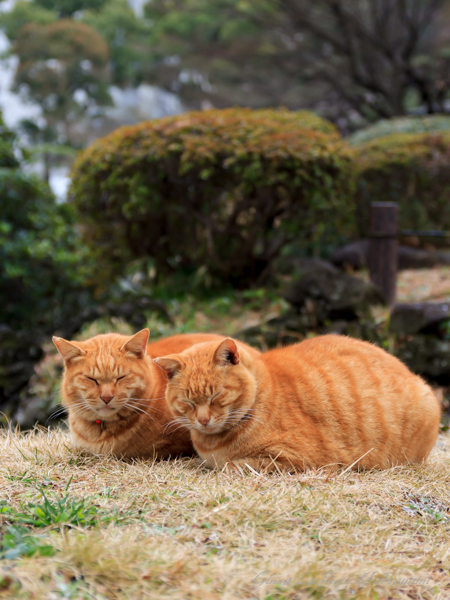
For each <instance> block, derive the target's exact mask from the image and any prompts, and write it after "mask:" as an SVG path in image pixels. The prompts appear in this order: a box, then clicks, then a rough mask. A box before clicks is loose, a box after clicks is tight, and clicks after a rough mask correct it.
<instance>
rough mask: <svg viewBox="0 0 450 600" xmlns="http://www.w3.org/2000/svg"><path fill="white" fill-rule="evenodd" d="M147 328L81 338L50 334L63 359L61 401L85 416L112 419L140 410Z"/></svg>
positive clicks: (145, 383) (144, 385) (145, 376)
mask: <svg viewBox="0 0 450 600" xmlns="http://www.w3.org/2000/svg"><path fill="white" fill-rule="evenodd" d="M148 336H149V330H148V329H143V330H142V331H139V332H138V333H136V334H135V335H133V336H131V337H130V336H124V335H119V334H114V333H107V334H103V335H97V336H95V337H93V338H91V339H89V340H86V341H84V342H68V341H67V340H64V339H63V338H59V337H54V338H53V342H54V344H55V346H56V347H57V349H58V351H59V353H60V354H61V356H62V357H63V359H64V364H65V367H66V368H65V375H64V383H63V396H64V404H65V406H67V407H68V408H69V409H71V411H72V413H73V415H78V416H80V417H83V418H85V419H87V420H97V419H99V420H101V421H114V420H116V419H117V418H118V413H120V415H121V416H128V415H131V414H132V413H140V412H142V409H143V402H142V400H141V399H143V398H145V392H146V389H147V386H148V377H149V368H148V364H147V363H146V361H145V351H146V347H147V342H148Z"/></svg>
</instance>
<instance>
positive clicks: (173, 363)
mask: <svg viewBox="0 0 450 600" xmlns="http://www.w3.org/2000/svg"><path fill="white" fill-rule="evenodd" d="M153 362H154V363H155V365H157V366H158V367H159V368H160V369H162V370H163V371H164V374H165V376H166V377H167V379H172V378H173V377H175V375H176V374H177V373H179V372H180V371H181V366H182V365H181V363H180V361H179V360H177V359H176V358H172V357H171V356H162V357H161V358H154V359H153Z"/></svg>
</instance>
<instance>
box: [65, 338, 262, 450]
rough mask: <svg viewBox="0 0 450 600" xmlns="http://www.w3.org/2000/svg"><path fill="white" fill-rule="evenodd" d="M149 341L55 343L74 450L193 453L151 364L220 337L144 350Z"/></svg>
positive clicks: (161, 344)
mask: <svg viewBox="0 0 450 600" xmlns="http://www.w3.org/2000/svg"><path fill="white" fill-rule="evenodd" d="M148 336H149V330H148V329H143V330H142V331H140V332H138V333H136V334H135V335H134V336H132V337H129V336H124V335H118V334H115V333H108V334H104V335H97V336H95V337H93V338H91V339H89V340H86V341H84V342H68V341H67V340H64V339H62V338H57V337H54V338H53V341H54V343H55V345H56V347H57V348H58V350H59V352H60V354H61V355H62V357H63V359H64V363H65V372H64V377H63V383H62V396H63V405H64V406H65V407H66V408H67V409H68V411H69V425H70V429H71V433H72V437H73V440H74V442H75V444H76V445H77V446H78V447H80V448H85V449H86V450H89V451H91V452H94V453H95V454H103V453H108V452H112V453H113V454H115V455H116V456H121V457H128V458H133V457H135V458H137V457H141V458H146V457H153V456H157V457H158V458H165V457H169V456H175V455H178V454H192V453H193V448H192V442H191V440H190V436H189V431H188V430H186V429H184V428H182V427H179V426H178V425H172V424H171V421H172V420H173V418H172V416H171V413H170V411H169V410H168V408H167V405H166V402H165V399H164V391H165V387H166V383H167V380H166V378H165V377H164V375H163V373H162V372H161V370H160V369H158V368H156V367H155V366H154V364H153V362H152V359H153V358H155V357H157V356H161V355H163V354H167V353H169V352H181V351H183V350H184V349H186V348H189V347H190V346H192V345H193V344H195V343H197V342H209V341H211V340H216V342H217V341H218V340H223V339H224V338H223V336H218V335H213V334H186V335H175V336H172V337H169V338H166V339H163V340H160V341H158V342H154V343H153V344H149V345H148V346H147V341H148ZM248 350H249V352H250V353H251V354H254V355H257V354H259V352H258V351H257V350H253V349H252V348H250V347H248Z"/></svg>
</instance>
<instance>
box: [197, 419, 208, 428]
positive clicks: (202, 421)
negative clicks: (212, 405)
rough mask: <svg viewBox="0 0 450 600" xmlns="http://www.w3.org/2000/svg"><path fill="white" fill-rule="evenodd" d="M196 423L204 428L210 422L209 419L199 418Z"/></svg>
mask: <svg viewBox="0 0 450 600" xmlns="http://www.w3.org/2000/svg"><path fill="white" fill-rule="evenodd" d="M197 421H198V422H199V423H200V425H205V426H206V425H208V423H209V422H210V421H211V417H199V418H198V419H197Z"/></svg>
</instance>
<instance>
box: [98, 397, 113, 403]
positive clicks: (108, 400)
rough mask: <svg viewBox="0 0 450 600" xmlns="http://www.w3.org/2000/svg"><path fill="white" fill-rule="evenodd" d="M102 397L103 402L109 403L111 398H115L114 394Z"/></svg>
mask: <svg viewBox="0 0 450 600" xmlns="http://www.w3.org/2000/svg"><path fill="white" fill-rule="evenodd" d="M100 398H101V399H102V400H103V402H104V403H105V404H109V403H110V402H111V400H112V399H113V398H114V396H100Z"/></svg>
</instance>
